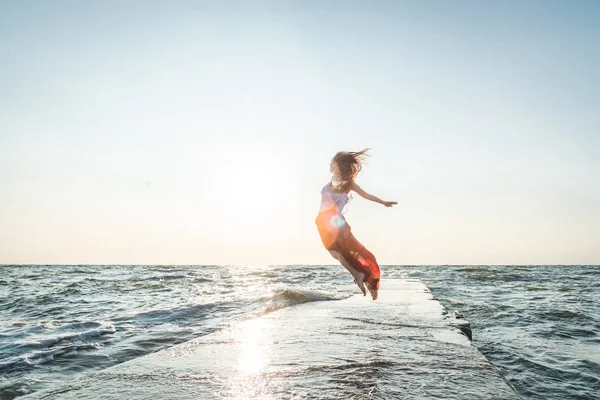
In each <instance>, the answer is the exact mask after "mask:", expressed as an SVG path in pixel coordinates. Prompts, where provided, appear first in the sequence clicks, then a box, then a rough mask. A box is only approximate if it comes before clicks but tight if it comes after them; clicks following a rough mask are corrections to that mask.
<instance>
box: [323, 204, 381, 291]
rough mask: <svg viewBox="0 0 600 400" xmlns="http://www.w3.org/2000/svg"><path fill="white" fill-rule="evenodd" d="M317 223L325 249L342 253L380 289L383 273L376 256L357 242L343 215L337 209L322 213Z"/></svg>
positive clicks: (369, 281) (366, 280)
mask: <svg viewBox="0 0 600 400" xmlns="http://www.w3.org/2000/svg"><path fill="white" fill-rule="evenodd" d="M315 222H316V223H317V227H318V228H319V235H321V241H322V242H323V245H324V246H325V248H326V249H327V250H335V251H339V252H340V253H342V255H343V256H344V258H345V259H346V260H348V262H349V263H350V265H352V267H353V268H354V269H356V270H357V271H359V272H364V274H365V282H368V283H369V284H371V287H374V288H376V289H379V277H380V275H381V272H380V270H379V265H378V264H377V260H376V259H375V256H374V255H373V253H371V252H370V251H369V250H367V249H366V248H365V246H363V245H362V244H361V243H360V242H359V241H358V240H356V238H355V237H354V235H353V234H352V231H351V229H350V225H348V222H347V221H346V219H345V218H344V217H343V216H342V215H340V214H338V213H337V210H336V208H335V207H333V208H332V209H331V210H326V211H322V212H321V213H319V215H317V218H316V220H315Z"/></svg>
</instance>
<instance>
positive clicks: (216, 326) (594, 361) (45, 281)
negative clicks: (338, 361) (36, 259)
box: [0, 265, 600, 400]
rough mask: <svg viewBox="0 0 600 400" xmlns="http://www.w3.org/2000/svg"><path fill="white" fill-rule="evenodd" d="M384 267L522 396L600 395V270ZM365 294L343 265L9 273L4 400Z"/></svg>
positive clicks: (12, 268)
mask: <svg viewBox="0 0 600 400" xmlns="http://www.w3.org/2000/svg"><path fill="white" fill-rule="evenodd" d="M381 269H382V278H383V279H386V278H413V279H414V278H418V279H420V280H422V281H423V282H424V283H425V284H426V285H427V286H428V287H429V288H430V289H431V292H432V294H433V296H434V297H435V299H437V300H438V301H440V302H441V303H442V304H443V305H444V306H445V307H446V308H447V309H448V310H449V311H457V312H459V313H460V314H462V315H463V316H464V318H465V319H467V320H468V321H469V322H470V323H471V328H472V332H473V345H474V346H476V347H477V348H478V349H479V351H480V352H481V353H482V354H484V355H485V357H487V359H488V360H489V361H490V362H491V363H492V364H494V366H496V368H497V369H498V371H499V372H500V373H501V374H502V376H503V377H504V379H505V380H506V381H507V382H509V383H510V384H511V385H512V386H513V387H514V389H515V390H516V391H517V393H518V395H519V396H520V397H521V398H523V399H544V400H548V399H557V400H564V399H600V266H585V265H577V266H574V265H573V266H563V265H535V266H533V265H502V266H496V265H495V266H488V265H467V266H461V265H431V266H423V265H418V266H411V265H383V266H381ZM382 290H385V287H382ZM357 291H358V288H357V287H356V286H355V285H354V284H353V282H352V278H351V276H350V274H349V273H348V272H346V271H345V270H344V268H343V267H341V266H339V265H320V266H319V265H316V266H313V265H310V266H309V265H283V266H235V265H207V266H193V265H189V266H188V265H185V266H184V265H68V266H62V265H2V266H0V399H2V400H10V399H14V398H17V397H19V396H23V395H25V394H29V393H33V392H36V391H38V390H41V389H44V388H47V387H49V386H51V385H54V384H56V383H60V382H62V381H65V380H70V379H73V378H75V377H77V376H79V375H81V374H84V373H86V372H90V371H99V370H102V369H104V368H108V367H110V366H113V365H116V364H119V363H123V362H126V361H128V360H132V359H135V358H137V357H141V356H143V355H146V354H149V353H152V352H156V351H159V350H162V349H165V348H168V347H170V346H173V345H176V344H178V343H182V342H184V341H187V340H191V339H194V338H197V337H200V336H202V335H208V334H210V333H211V332H215V331H216V330H220V329H223V328H226V327H229V326H231V325H232V324H235V323H236V322H239V321H243V320H247V319H250V318H255V317H257V316H260V315H264V314H266V313H271V312H275V311H277V310H279V309H282V308H286V307H296V306H298V305H299V304H302V303H306V302H313V301H336V300H339V299H344V298H347V297H350V296H352V295H353V294H356V293H357ZM388 367H389V366H388V365H380V366H378V367H377V368H382V369H385V368H388ZM383 372H384V371H383ZM448 390H449V391H452V392H453V393H456V391H457V390H460V388H448Z"/></svg>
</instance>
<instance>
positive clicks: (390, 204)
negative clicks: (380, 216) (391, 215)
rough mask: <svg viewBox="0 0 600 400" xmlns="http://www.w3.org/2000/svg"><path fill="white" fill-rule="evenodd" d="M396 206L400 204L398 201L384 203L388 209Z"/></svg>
mask: <svg viewBox="0 0 600 400" xmlns="http://www.w3.org/2000/svg"><path fill="white" fill-rule="evenodd" d="M394 204H398V202H397V201H384V202H383V205H384V206H386V207H391V206H393V205H394Z"/></svg>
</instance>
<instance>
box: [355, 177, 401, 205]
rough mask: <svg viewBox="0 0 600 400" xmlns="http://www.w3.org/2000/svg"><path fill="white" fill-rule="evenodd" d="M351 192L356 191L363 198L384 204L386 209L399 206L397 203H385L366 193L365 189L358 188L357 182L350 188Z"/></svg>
mask: <svg viewBox="0 0 600 400" xmlns="http://www.w3.org/2000/svg"><path fill="white" fill-rule="evenodd" d="M350 190H354V191H355V192H356V193H358V194H359V195H360V196H361V197H364V198H365V199H367V200H371V201H374V202H375V203H379V204H383V205H384V206H386V207H391V206H393V205H394V204H398V202H396V201H383V200H381V199H380V198H379V197H377V196H373V195H372V194H370V193H367V192H365V191H364V189H363V188H361V187H360V186H358V184H357V183H356V182H352V186H351V187H350Z"/></svg>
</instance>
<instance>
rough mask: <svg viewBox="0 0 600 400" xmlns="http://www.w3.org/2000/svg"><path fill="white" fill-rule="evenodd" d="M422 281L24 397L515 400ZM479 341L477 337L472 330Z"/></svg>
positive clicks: (292, 314)
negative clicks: (377, 295)
mask: <svg viewBox="0 0 600 400" xmlns="http://www.w3.org/2000/svg"><path fill="white" fill-rule="evenodd" d="M469 333H470V330H469V325H468V322H467V321H465V320H464V319H457V318H456V315H454V314H449V313H447V312H446V310H445V309H444V307H443V306H442V305H441V304H440V303H439V302H438V301H436V300H434V299H433V297H432V295H431V293H430V292H429V290H428V289H427V287H426V286H425V285H424V284H423V283H422V282H421V281H419V280H395V279H394V280H383V281H382V282H381V292H380V296H379V299H378V300H377V301H372V300H371V299H370V298H368V297H363V296H362V295H356V296H354V297H351V298H348V299H345V300H339V301H320V302H311V303H305V304H301V305H297V306H292V307H288V308H286V309H283V310H280V311H277V312H273V313H270V314H267V315H265V316H262V317H259V318H256V319H252V320H247V321H244V322H241V323H239V324H237V325H235V326H232V327H231V328H228V329H224V330H222V331H219V332H216V333H213V334H210V335H206V336H203V337H200V338H198V339H195V340H191V341H189V342H186V343H182V344H180V345H177V346H174V347H172V348H169V349H166V350H163V351H160V352H157V353H154V354H149V355H147V356H144V357H140V358H138V359H135V360H132V361H129V362H126V363H123V364H120V365H117V366H114V367H112V368H108V369H106V370H103V371H100V372H95V373H89V374H86V375H84V376H82V377H80V378H78V379H75V380H72V381H69V382H66V383H62V384H59V385H57V386H55V387H51V388H50V389H47V390H45V391H41V392H38V393H34V394H32V395H30V396H26V398H27V399H115V400H116V399H122V398H125V399H152V398H154V399H252V398H256V399H315V398H317V399H454V398H455V399H518V398H519V397H518V396H517V394H516V393H515V392H514V391H513V390H512V389H511V388H510V386H508V385H507V383H506V382H505V381H504V380H503V378H502V377H501V376H500V375H499V374H498V372H497V370H496V369H495V368H494V367H493V365H491V364H490V363H489V362H488V361H487V359H486V358H485V357H484V356H483V355H482V354H481V353H479V351H478V350H477V349H476V348H475V347H474V346H473V345H472V344H471V342H470V340H469V338H468V337H467V335H468V334H469ZM474 334H475V335H476V334H477V332H474Z"/></svg>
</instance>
